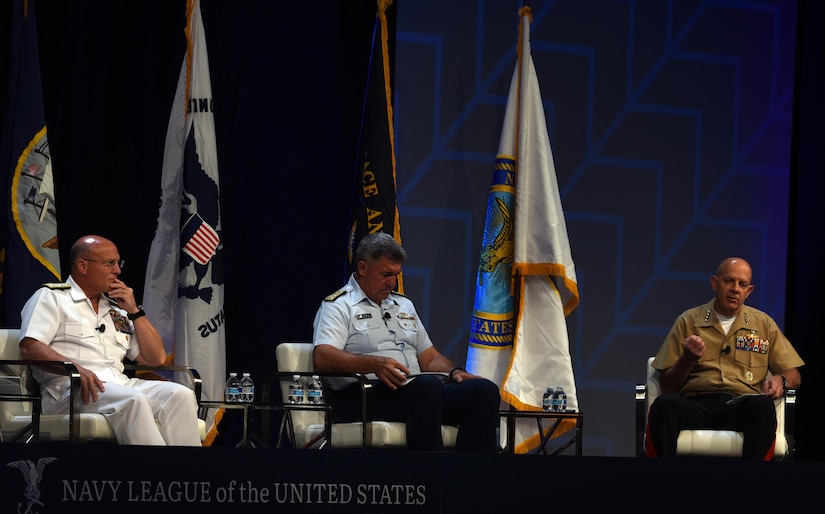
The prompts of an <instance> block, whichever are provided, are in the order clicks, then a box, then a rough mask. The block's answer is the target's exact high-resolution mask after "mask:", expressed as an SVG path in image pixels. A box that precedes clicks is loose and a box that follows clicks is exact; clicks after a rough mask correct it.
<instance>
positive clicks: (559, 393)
mask: <svg viewBox="0 0 825 514" xmlns="http://www.w3.org/2000/svg"><path fill="white" fill-rule="evenodd" d="M566 410H567V393H565V392H564V388H563V387H562V386H556V393H555V394H554V395H553V411H554V412H564V411H566Z"/></svg>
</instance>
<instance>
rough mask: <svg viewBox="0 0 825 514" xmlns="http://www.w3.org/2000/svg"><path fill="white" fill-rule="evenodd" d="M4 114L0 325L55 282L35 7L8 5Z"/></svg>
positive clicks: (16, 317)
mask: <svg viewBox="0 0 825 514" xmlns="http://www.w3.org/2000/svg"><path fill="white" fill-rule="evenodd" d="M13 4H14V5H13V7H12V20H11V24H10V26H11V31H10V34H11V49H10V57H11V58H10V61H9V62H10V65H11V66H10V69H9V96H8V98H6V99H4V101H6V102H7V105H8V110H7V111H6V119H5V120H4V123H3V141H2V145H3V146H2V147H0V190H2V195H1V196H0V208H2V210H3V222H2V223H0V245H2V250H0V261H2V274H0V325H2V326H6V327H19V326H20V309H21V308H22V307H23V304H24V303H26V300H27V299H28V297H29V296H30V295H31V294H32V293H33V292H34V291H35V290H36V289H37V288H38V287H40V285H41V284H42V283H44V282H54V281H55V280H60V278H61V277H60V255H59V253H58V245H57V210H56V208H55V201H54V181H53V180H52V162H51V155H50V153H49V139H48V137H47V133H46V117H45V115H44V112H43V96H42V91H41V83H40V61H39V51H38V47H37V24H36V20H35V12H34V8H35V2H33V1H31V2H28V7H27V8H26V3H25V2H23V1H16V2H13Z"/></svg>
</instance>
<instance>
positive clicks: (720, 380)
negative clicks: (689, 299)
mask: <svg viewBox="0 0 825 514" xmlns="http://www.w3.org/2000/svg"><path fill="white" fill-rule="evenodd" d="M692 334H695V335H698V336H699V337H701V338H702V340H703V341H704V342H705V353H704V355H703V356H702V357H701V358H700V359H699V360H698V361H697V362H696V364H694V366H693V369H692V370H691V371H690V374H689V375H688V378H687V380H686V381H685V383H684V385H683V386H682V391H681V393H682V395H687V396H690V395H691V394H697V393H730V394H734V395H740V394H749V393H761V392H762V382H763V381H764V380H765V377H766V376H768V372H770V373H771V374H776V373H780V372H782V371H784V370H786V369H789V368H798V367H800V366H802V365H804V364H805V363H804V362H803V361H802V359H801V358H800V357H799V354H798V353H797V352H796V350H795V349H794V347H793V346H792V345H791V343H790V341H788V338H786V337H785V335H784V334H783V333H782V331H781V330H780V329H779V326H777V324H776V322H775V321H774V320H773V318H771V317H770V316H769V315H767V314H766V313H764V312H762V311H760V310H758V309H754V308H753V307H750V306H747V305H744V306H742V309H741V311H740V312H739V315H738V316H737V317H736V319H735V320H734V321H733V324H732V325H731V327H730V331H729V332H728V335H725V332H724V329H723V328H722V325H721V324H720V323H719V319H718V318H717V317H716V312H715V311H714V310H713V300H711V301H710V302H709V303H707V304H705V305H701V306H698V307H694V308H692V309H688V310H686V311H685V312H683V313H682V314H681V315H680V316H679V317H678V318H677V319H676V321H675V322H674V323H673V327H672V328H671V329H670V333H669V334H668V336H667V338H666V339H665V341H664V342H663V343H662V346H661V348H659V351H658V352H657V353H656V357H655V358H654V359H653V367H654V368H656V369H658V370H660V371H662V370H665V369H668V368H670V367H671V366H673V365H674V364H675V363H676V361H677V360H678V359H679V357H681V355H682V354H683V353H684V352H685V339H686V338H687V337H688V336H689V335H692ZM728 347H729V348H730V351H723V350H725V349H726V348H728Z"/></svg>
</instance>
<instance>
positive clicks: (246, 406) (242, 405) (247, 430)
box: [200, 402, 256, 446]
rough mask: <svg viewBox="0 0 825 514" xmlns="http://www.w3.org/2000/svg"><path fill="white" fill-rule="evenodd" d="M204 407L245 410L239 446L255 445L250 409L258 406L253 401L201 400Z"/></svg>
mask: <svg viewBox="0 0 825 514" xmlns="http://www.w3.org/2000/svg"><path fill="white" fill-rule="evenodd" d="M200 406H201V408H202V409H228V410H237V409H240V410H243V435H242V436H241V440H240V441H239V442H238V444H237V446H254V444H252V427H251V425H250V424H249V411H250V410H252V409H254V408H256V405H255V404H254V403H252V402H230V403H227V402H201V405H200Z"/></svg>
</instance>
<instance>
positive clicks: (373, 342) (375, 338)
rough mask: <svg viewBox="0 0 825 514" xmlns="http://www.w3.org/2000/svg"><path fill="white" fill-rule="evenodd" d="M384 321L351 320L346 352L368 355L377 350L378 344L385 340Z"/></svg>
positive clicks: (376, 319) (356, 317)
mask: <svg viewBox="0 0 825 514" xmlns="http://www.w3.org/2000/svg"><path fill="white" fill-rule="evenodd" d="M386 336H387V327H386V326H385V325H384V320H382V319H378V318H375V317H369V318H365V317H358V316H355V317H353V318H352V332H351V333H350V338H349V340H348V341H347V345H346V350H347V351H349V352H352V353H370V352H374V351H375V350H377V349H378V344H379V343H380V342H381V341H384V340H386V339H387V337H386Z"/></svg>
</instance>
